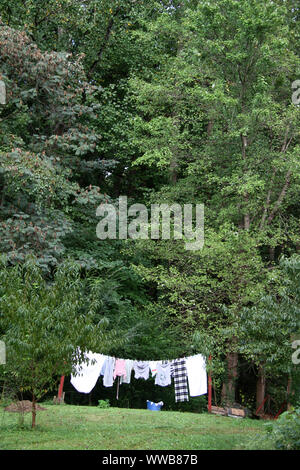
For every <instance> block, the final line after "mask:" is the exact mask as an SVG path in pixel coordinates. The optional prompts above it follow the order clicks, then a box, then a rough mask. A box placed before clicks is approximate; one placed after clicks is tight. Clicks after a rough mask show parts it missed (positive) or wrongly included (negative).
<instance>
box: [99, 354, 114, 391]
mask: <svg viewBox="0 0 300 470" xmlns="http://www.w3.org/2000/svg"><path fill="white" fill-rule="evenodd" d="M115 362H116V359H115V358H114V357H110V356H108V357H107V358H106V361H105V362H104V364H103V367H102V370H101V375H103V385H104V387H112V386H113V384H114V370H115Z"/></svg>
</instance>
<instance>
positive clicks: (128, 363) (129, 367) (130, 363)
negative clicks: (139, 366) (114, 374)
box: [120, 359, 133, 384]
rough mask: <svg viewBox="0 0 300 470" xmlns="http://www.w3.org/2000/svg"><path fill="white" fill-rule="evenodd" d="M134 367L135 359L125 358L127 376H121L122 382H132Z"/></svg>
mask: <svg viewBox="0 0 300 470" xmlns="http://www.w3.org/2000/svg"><path fill="white" fill-rule="evenodd" d="M132 368H133V361H132V360H131V359H125V369H126V377H124V376H122V377H121V378H120V384H122V383H124V384H130V380H131V372H132Z"/></svg>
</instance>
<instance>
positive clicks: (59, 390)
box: [57, 375, 65, 403]
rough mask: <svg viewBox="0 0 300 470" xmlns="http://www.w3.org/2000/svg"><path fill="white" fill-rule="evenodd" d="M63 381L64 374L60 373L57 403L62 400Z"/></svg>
mask: <svg viewBox="0 0 300 470" xmlns="http://www.w3.org/2000/svg"><path fill="white" fill-rule="evenodd" d="M64 381H65V376H64V375H62V376H61V378H60V384H59V389H58V395H57V403H60V402H61V400H62V394H63V388H64Z"/></svg>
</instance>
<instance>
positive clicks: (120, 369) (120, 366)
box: [114, 359, 126, 379]
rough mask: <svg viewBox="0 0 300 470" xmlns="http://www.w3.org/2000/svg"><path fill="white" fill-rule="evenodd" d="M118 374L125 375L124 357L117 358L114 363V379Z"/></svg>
mask: <svg viewBox="0 0 300 470" xmlns="http://www.w3.org/2000/svg"><path fill="white" fill-rule="evenodd" d="M117 376H119V377H122V376H125V377H126V367H125V359H117V360H116V364H115V370H114V379H115V378H116V377H117Z"/></svg>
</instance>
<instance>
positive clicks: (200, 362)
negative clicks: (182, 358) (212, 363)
mask: <svg viewBox="0 0 300 470" xmlns="http://www.w3.org/2000/svg"><path fill="white" fill-rule="evenodd" d="M186 369H187V375H188V382H189V390H190V396H191V397H197V396H198V395H204V394H205V393H207V373H206V362H205V357H204V356H202V355H201V354H197V355H195V356H190V357H187V358H186Z"/></svg>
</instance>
